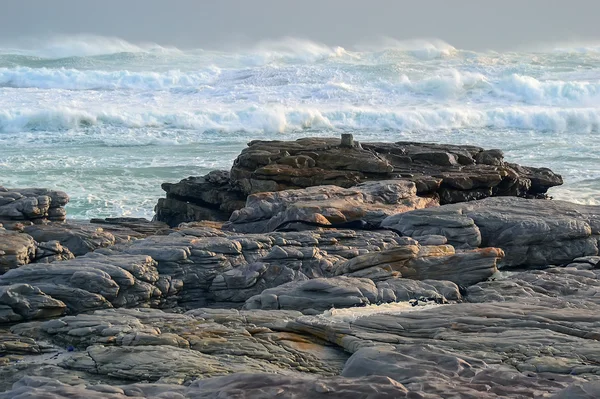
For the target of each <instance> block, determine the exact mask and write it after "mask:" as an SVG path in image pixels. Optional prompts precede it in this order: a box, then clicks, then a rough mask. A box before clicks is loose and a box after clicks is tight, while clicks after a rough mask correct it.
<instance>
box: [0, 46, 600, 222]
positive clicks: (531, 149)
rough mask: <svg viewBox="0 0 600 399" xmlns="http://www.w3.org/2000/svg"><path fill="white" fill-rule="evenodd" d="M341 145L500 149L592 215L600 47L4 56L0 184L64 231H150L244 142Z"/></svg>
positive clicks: (165, 50)
mask: <svg viewBox="0 0 600 399" xmlns="http://www.w3.org/2000/svg"><path fill="white" fill-rule="evenodd" d="M342 132H352V133H354V135H355V138H356V139H358V140H362V141H400V140H414V141H424V142H436V143H453V144H471V145H479V146H482V147H485V148H500V149H502V150H503V151H504V153H505V157H506V159H507V160H509V161H511V162H517V163H521V164H524V165H530V166H546V167H550V168H552V169H553V170H554V171H555V172H557V173H560V174H562V175H563V177H564V179H565V184H564V185H563V186H562V187H559V188H554V189H552V190H551V191H550V194H551V195H552V196H553V197H554V198H556V199H565V200H569V201H575V202H579V203H588V204H598V203H600V144H599V142H598V138H599V134H600V46H594V45H564V44H563V45H557V46H546V48H536V49H529V50H521V51H518V52H501V53H500V52H492V51H485V52H473V51H466V50H461V49H459V48H455V47H453V46H451V45H450V44H447V43H444V42H442V41H437V40H429V41H425V40H419V41H410V42H398V41H391V40H386V41H381V42H380V43H374V44H370V45H357V46H354V47H352V48H346V49H345V48H342V47H331V46H326V45H322V44H318V43H313V42H309V41H305V40H298V39H282V40H278V41H272V42H262V43H259V44H257V45H255V46H252V47H247V48H237V49H233V48H230V49H228V50H226V51H225V50H223V51H214V50H203V49H187V50H186V49H177V48H169V47H161V46H158V45H155V44H141V45H138V44H132V43H128V42H126V41H123V40H120V39H116V38H105V37H95V36H74V37H56V38H53V39H47V40H38V41H30V42H25V43H21V44H19V45H12V46H8V45H6V46H0V185H3V186H5V187H11V188H12V187H49V188H55V189H61V190H64V191H66V192H67V193H68V194H69V195H70V196H71V203H70V204H69V205H68V208H67V210H68V214H69V217H72V218H91V217H108V216H120V215H126V216H140V217H147V218H151V217H152V215H153V207H154V205H155V203H156V201H157V199H158V198H159V197H160V196H162V195H163V192H162V190H161V189H160V185H161V183H163V182H177V181H179V180H180V179H182V178H185V177H188V176H197V175H202V174H204V173H207V172H208V171H210V170H212V169H229V168H230V167H231V163H232V161H233V160H234V159H235V157H236V156H237V154H238V153H239V152H240V150H241V149H242V148H244V147H245V145H246V143H247V142H248V141H250V140H253V139H278V140H282V139H283V140H292V139H296V138H299V137H303V136H339V134H340V133H342Z"/></svg>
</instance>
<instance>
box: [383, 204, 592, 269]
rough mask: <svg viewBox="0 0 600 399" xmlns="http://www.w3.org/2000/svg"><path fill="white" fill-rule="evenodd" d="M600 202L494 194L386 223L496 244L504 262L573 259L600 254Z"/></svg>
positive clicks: (461, 243)
mask: <svg viewBox="0 0 600 399" xmlns="http://www.w3.org/2000/svg"><path fill="white" fill-rule="evenodd" d="M599 215H600V207H597V206H591V205H577V204H572V203H569V202H564V201H545V200H533V199H522V198H514V197H494V198H487V199H484V200H481V201H472V202H468V203H462V204H451V205H444V206H441V207H438V208H429V209H422V210H416V211H413V212H406V213H402V214H397V215H394V216H390V217H389V218H387V219H385V220H384V221H383V222H382V225H383V226H385V227H391V228H394V229H397V230H399V231H401V232H402V233H403V234H405V235H407V236H410V237H419V236H423V235H429V234H435V235H442V236H445V237H446V238H447V239H448V242H449V243H450V244H452V245H454V246H456V247H466V248H475V247H479V246H482V247H496V248H502V249H503V250H504V252H505V255H506V256H505V257H504V259H503V260H502V261H501V262H500V263H499V267H516V266H538V267H539V266H546V265H552V264H555V265H556V264H568V263H570V262H571V261H572V260H574V259H576V258H579V257H584V256H594V255H597V254H598V237H599V236H600V216H599Z"/></svg>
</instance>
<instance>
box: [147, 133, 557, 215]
mask: <svg viewBox="0 0 600 399" xmlns="http://www.w3.org/2000/svg"><path fill="white" fill-rule="evenodd" d="M345 140H346V143H345V144H344V145H342V143H341V141H340V139H335V138H305V139H299V140H296V141H258V140H257V141H252V142H250V143H249V144H248V148H246V149H244V150H243V151H242V153H241V154H240V155H239V156H238V157H237V159H236V160H235V162H234V164H233V167H232V168H231V171H230V172H226V171H213V172H211V173H209V174H208V175H206V176H203V177H190V178H187V179H184V180H182V181H180V182H179V183H176V184H170V183H165V184H163V186H162V187H163V189H164V190H165V191H166V193H167V197H166V198H164V199H160V200H159V202H158V204H157V206H156V209H155V210H156V220H159V221H164V222H166V223H168V224H169V225H170V226H177V225H178V224H179V223H182V222H190V221H195V220H220V221H226V220H227V219H229V217H230V216H231V214H232V213H234V211H236V210H239V209H241V208H243V207H244V201H245V199H246V196H247V195H249V194H256V193H269V192H270V193H273V192H278V191H286V192H293V191H289V190H296V189H304V188H309V187H316V186H337V187H341V188H350V187H354V186H357V185H358V184H360V183H364V182H368V181H373V180H392V179H393V180H400V181H407V182H413V183H414V184H415V187H416V194H417V195H419V196H421V197H429V198H432V197H435V198H439V202H440V203H441V204H449V203H456V202H464V201H471V200H476V199H482V198H486V197H490V196H519V197H526V198H538V197H545V195H546V192H547V190H548V189H549V188H550V187H553V186H556V185H560V184H562V178H561V177H560V176H559V175H557V174H555V173H553V172H552V171H551V170H550V169H547V168H531V167H526V166H520V165H517V164H512V163H509V162H505V161H504V156H503V154H502V151H500V150H484V149H482V148H479V147H474V146H454V145H445V144H423V143H412V142H398V143H358V142H356V141H354V140H353V139H352V138H351V137H347V138H346V139H345ZM396 184H400V182H397V183H396ZM322 190H326V189H325V188H324V189H322ZM261 195H263V194H261ZM283 195H284V194H283ZM250 198H251V199H252V201H255V199H253V198H254V197H250ZM318 199H319V196H318V193H316V194H315V198H313V200H318ZM248 205H249V204H247V203H246V206H248ZM236 217H237V216H236Z"/></svg>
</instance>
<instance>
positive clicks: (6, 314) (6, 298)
mask: <svg viewBox="0 0 600 399" xmlns="http://www.w3.org/2000/svg"><path fill="white" fill-rule="evenodd" d="M65 310H66V306H65V304H64V303H63V302H61V301H59V300H56V299H54V298H52V297H50V296H48V295H46V294H44V293H43V292H42V291H41V290H40V289H39V288H37V287H33V286H31V285H28V284H13V285H9V286H0V324H1V323H12V322H16V321H22V320H32V319H46V318H51V317H57V316H61V315H62V314H64V312H65Z"/></svg>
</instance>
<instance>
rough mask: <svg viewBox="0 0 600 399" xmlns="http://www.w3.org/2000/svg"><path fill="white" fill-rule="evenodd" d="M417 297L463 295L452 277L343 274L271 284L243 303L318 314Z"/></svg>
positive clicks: (437, 298) (441, 300)
mask: <svg viewBox="0 0 600 399" xmlns="http://www.w3.org/2000/svg"><path fill="white" fill-rule="evenodd" d="M438 288H439V290H438ZM415 299H416V300H419V299H420V300H421V301H424V302H427V301H433V302H434V303H435V302H437V303H445V302H447V301H448V299H450V300H459V299H461V294H460V290H459V288H458V286H457V285H456V284H454V283H452V282H450V281H415V280H409V279H402V278H397V279H389V280H386V281H383V282H379V283H377V285H376V284H375V283H373V281H372V280H370V279H366V278H351V277H344V276H340V277H333V278H319V279H314V280H306V281H294V282H291V283H287V284H283V285H280V286H278V287H275V288H269V289H266V290H264V291H263V292H262V293H261V294H260V295H256V296H253V297H252V298H250V299H248V301H246V304H245V306H244V307H245V308H246V309H286V310H298V311H300V312H302V313H304V314H318V313H321V312H323V311H326V310H329V309H331V308H352V307H363V306H368V305H375V304H381V303H393V302H400V301H406V302H408V301H410V300H415Z"/></svg>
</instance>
